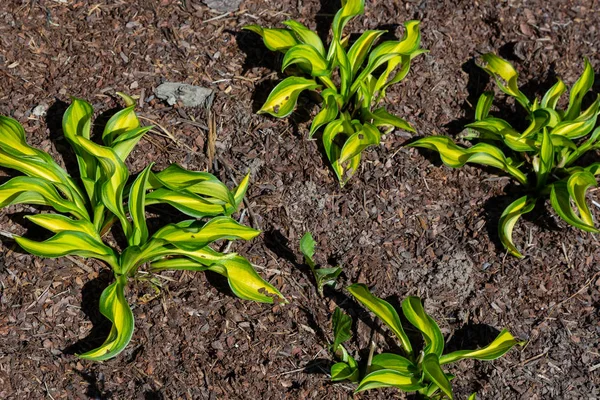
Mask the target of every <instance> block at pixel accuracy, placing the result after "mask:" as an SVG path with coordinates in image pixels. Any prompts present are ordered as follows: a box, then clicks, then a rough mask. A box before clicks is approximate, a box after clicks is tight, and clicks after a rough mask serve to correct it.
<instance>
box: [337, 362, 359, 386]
mask: <svg viewBox="0 0 600 400" xmlns="http://www.w3.org/2000/svg"><path fill="white" fill-rule="evenodd" d="M359 378H360V370H359V368H358V363H357V362H356V360H354V358H353V357H351V356H348V362H343V361H342V362H338V363H335V364H333V365H332V366H331V381H332V382H340V381H346V380H347V381H350V382H352V383H357V382H358V380H359Z"/></svg>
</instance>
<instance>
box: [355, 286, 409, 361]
mask: <svg viewBox="0 0 600 400" xmlns="http://www.w3.org/2000/svg"><path fill="white" fill-rule="evenodd" d="M348 291H349V292H350V293H351V294H352V295H353V296H354V298H356V300H358V301H359V302H360V303H361V304H362V305H363V306H365V307H367V308H368V309H369V310H371V311H372V312H373V313H374V314H375V315H377V316H378V317H379V318H380V319H381V320H382V321H383V322H384V323H385V324H386V325H387V326H389V327H390V329H391V330H392V332H394V334H395V335H396V336H397V337H398V339H400V343H401V344H402V347H403V348H404V351H405V352H406V354H407V355H408V356H412V346H411V344H410V340H409V339H408V336H406V333H405V332H404V329H403V328H402V323H401V322H400V317H399V316H398V313H397V312H396V310H395V309H394V307H392V305H391V304H390V303H388V302H387V301H385V300H383V299H380V298H378V297H375V296H373V295H372V294H371V292H370V291H369V289H368V288H367V286H366V285H364V284H362V283H355V284H354V285H351V286H349V287H348Z"/></svg>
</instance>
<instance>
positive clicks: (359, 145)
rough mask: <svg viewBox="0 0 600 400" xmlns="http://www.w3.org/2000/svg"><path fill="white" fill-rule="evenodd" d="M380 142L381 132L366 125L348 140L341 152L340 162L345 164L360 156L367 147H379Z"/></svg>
mask: <svg viewBox="0 0 600 400" xmlns="http://www.w3.org/2000/svg"><path fill="white" fill-rule="evenodd" d="M380 142H381V133H380V132H379V130H378V129H377V128H376V127H375V126H373V125H371V124H369V123H365V124H363V125H362V128H361V129H360V130H358V131H356V132H355V133H354V134H352V135H351V136H350V137H349V138H348V139H347V140H346V142H345V143H344V146H343V147H342V150H341V151H340V158H339V159H338V162H339V163H340V164H343V163H345V162H346V161H348V160H350V159H351V158H353V157H354V156H356V155H358V154H360V153H361V152H362V151H363V150H364V149H366V148H367V147H369V146H374V145H378V144H379V143H380Z"/></svg>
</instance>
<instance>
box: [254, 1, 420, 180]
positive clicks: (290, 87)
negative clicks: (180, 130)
mask: <svg viewBox="0 0 600 400" xmlns="http://www.w3.org/2000/svg"><path fill="white" fill-rule="evenodd" d="M363 12H364V0H342V8H341V9H340V10H339V11H338V12H337V13H336V14H335V17H334V19H333V25H332V28H331V31H332V32H331V43H330V44H329V46H328V47H325V44H324V43H323V42H322V41H321V39H320V38H319V36H318V35H317V34H316V33H315V32H313V31H311V30H310V29H308V28H307V27H306V26H304V25H303V24H301V23H300V22H297V21H294V20H289V21H286V22H285V23H284V24H285V25H286V28H284V29H279V28H274V29H271V28H262V27H260V26H258V25H248V26H246V27H244V29H247V30H250V31H253V32H256V33H257V34H259V35H260V36H261V37H262V38H263V41H264V44H265V46H266V47H267V48H268V49H269V50H272V51H279V52H282V53H284V54H285V55H284V57H283V66H282V69H283V70H284V71H286V72H288V73H289V74H290V76H289V77H287V78H285V79H284V80H283V81H281V82H280V83H279V84H278V85H277V86H276V87H275V88H274V89H273V91H272V92H271V93H270V94H269V96H268V98H267V100H266V102H265V104H264V105H263V106H262V108H261V109H260V111H259V113H268V114H271V115H273V116H275V117H278V118H283V117H286V116H288V115H289V114H291V113H292V111H293V110H294V108H295V106H296V102H297V100H298V96H299V95H300V93H301V92H302V91H304V90H312V91H317V92H318V93H319V94H320V99H321V109H320V111H319V113H318V114H317V115H316V116H315V118H314V119H313V121H312V124H311V127H310V133H309V135H310V137H312V136H313V135H314V134H315V132H317V131H318V130H319V129H320V128H322V127H323V128H324V129H323V134H322V140H323V146H324V148H325V152H326V153H327V157H328V158H329V161H330V163H331V166H332V168H333V170H334V172H335V174H336V176H337V178H338V180H339V182H340V184H341V185H342V186H343V185H344V184H345V183H346V182H347V181H348V179H350V178H351V177H352V175H354V173H355V172H356V170H357V168H358V166H359V163H360V158H361V152H362V151H363V150H364V149H365V148H367V147H369V146H373V145H378V144H379V143H380V141H381V132H380V131H379V128H383V129H386V130H392V129H394V128H400V129H404V130H406V131H410V132H412V131H414V130H413V128H412V127H411V125H410V124H409V123H408V122H406V121H405V120H404V119H402V118H399V117H397V116H394V115H392V114H390V113H388V112H387V111H386V109H385V107H383V106H382V102H383V100H384V99H385V94H386V90H387V88H388V87H389V86H390V85H392V84H394V83H398V82H400V81H401V80H403V79H404V78H405V77H406V75H407V74H408V71H409V69H410V62H411V59H413V58H414V57H416V56H417V55H419V54H422V53H423V52H424V50H423V49H420V48H419V45H420V41H421V36H420V32H419V21H408V22H406V23H405V24H404V26H405V34H404V38H403V39H402V40H400V41H395V40H390V41H383V42H382V43H379V44H378V45H377V46H375V47H373V46H374V45H375V44H376V42H377V41H378V39H379V38H380V37H381V36H382V35H383V34H384V33H385V31H381V30H369V31H366V32H364V33H363V34H362V35H361V36H360V37H359V38H358V39H357V40H356V41H355V42H354V43H352V44H350V40H349V36H344V34H343V30H344V26H345V25H346V24H347V23H348V22H349V21H350V20H351V19H352V18H353V17H355V16H357V15H360V14H362V13H363ZM292 67H295V68H292Z"/></svg>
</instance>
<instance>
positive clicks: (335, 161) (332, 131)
mask: <svg viewBox="0 0 600 400" xmlns="http://www.w3.org/2000/svg"><path fill="white" fill-rule="evenodd" d="M351 133H354V129H353V128H352V126H351V125H350V123H349V122H348V121H346V120H344V119H336V120H334V121H331V122H330V123H328V124H327V126H325V130H324V131H323V147H324V148H325V153H326V154H327V158H328V159H329V162H330V163H331V168H332V169H333V171H334V172H335V174H336V176H337V178H338V180H339V181H340V182H344V178H345V176H344V168H343V167H342V166H341V165H340V163H339V158H340V152H341V150H342V149H341V146H342V145H343V142H344V141H345V137H347V136H348V135H350V134H351ZM339 138H344V141H340V140H339ZM340 142H342V144H340Z"/></svg>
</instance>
